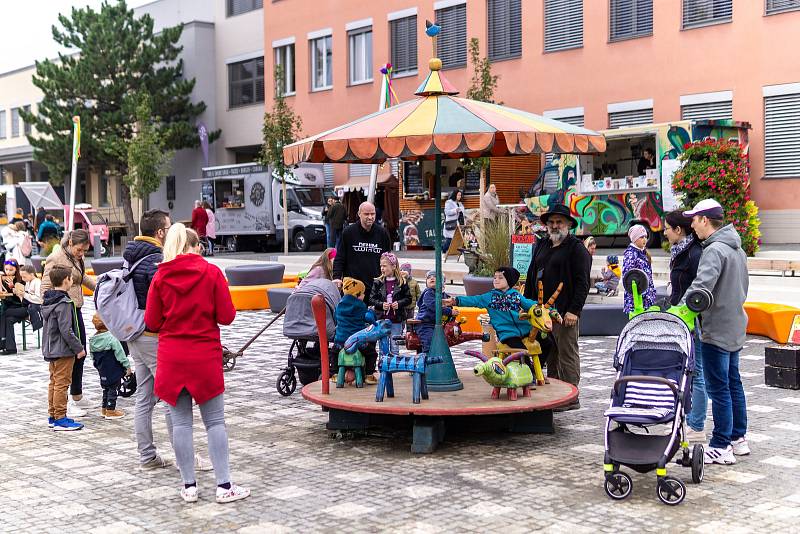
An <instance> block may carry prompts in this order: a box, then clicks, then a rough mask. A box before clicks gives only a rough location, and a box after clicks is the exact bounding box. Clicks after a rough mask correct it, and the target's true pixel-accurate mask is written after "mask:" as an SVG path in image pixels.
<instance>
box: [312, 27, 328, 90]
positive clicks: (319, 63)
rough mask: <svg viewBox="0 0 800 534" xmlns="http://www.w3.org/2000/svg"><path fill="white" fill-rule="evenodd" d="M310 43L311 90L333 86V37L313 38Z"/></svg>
mask: <svg viewBox="0 0 800 534" xmlns="http://www.w3.org/2000/svg"><path fill="white" fill-rule="evenodd" d="M310 44H311V90H312V91H318V90H320V89H330V88H331V87H333V37H331V36H330V35H328V36H326V37H320V38H319V39H312V40H311V42H310Z"/></svg>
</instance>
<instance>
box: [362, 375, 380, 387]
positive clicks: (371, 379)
mask: <svg viewBox="0 0 800 534" xmlns="http://www.w3.org/2000/svg"><path fill="white" fill-rule="evenodd" d="M364 383H365V384H367V385H368V386H374V385H375V384H377V383H378V379H377V378H375V375H374V374H372V375H367V376H366V377H364Z"/></svg>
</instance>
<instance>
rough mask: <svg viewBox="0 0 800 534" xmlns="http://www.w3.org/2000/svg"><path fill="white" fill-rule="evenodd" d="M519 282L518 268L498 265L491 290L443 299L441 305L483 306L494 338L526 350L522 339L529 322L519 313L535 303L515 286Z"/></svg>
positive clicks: (528, 328)
mask: <svg viewBox="0 0 800 534" xmlns="http://www.w3.org/2000/svg"><path fill="white" fill-rule="evenodd" d="M518 281H519V271H517V270H516V269H514V268H513V267H499V268H498V269H497V271H495V273H494V279H493V281H492V284H493V285H494V289H492V290H491V291H488V292H486V293H484V294H482V295H475V296H472V297H461V296H459V297H451V298H448V299H444V300H443V301H442V304H443V305H445V306H472V307H475V308H486V310H487V311H488V312H489V321H490V322H491V324H492V328H494V330H495V332H497V339H499V340H500V341H501V342H502V343H504V344H505V345H508V346H509V347H512V348H518V349H521V350H525V344H524V343H523V341H522V339H523V338H525V337H528V334H530V332H531V325H530V323H529V322H528V321H525V320H523V319H520V318H519V314H520V312H527V311H528V310H530V309H531V308H532V307H534V306H536V302H535V301H533V300H530V299H528V298H525V297H524V296H523V295H522V293H520V292H519V291H517V290H516V289H514V286H515V285H516V283H517V282H518Z"/></svg>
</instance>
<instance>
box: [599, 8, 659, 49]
mask: <svg viewBox="0 0 800 534" xmlns="http://www.w3.org/2000/svg"><path fill="white" fill-rule="evenodd" d="M608 20H609V25H610V27H609V40H610V41H621V40H623V39H632V38H634V37H645V36H647V35H653V0H611V4H610V5H609V16H608Z"/></svg>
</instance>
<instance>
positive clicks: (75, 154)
mask: <svg viewBox="0 0 800 534" xmlns="http://www.w3.org/2000/svg"><path fill="white" fill-rule="evenodd" d="M72 132H73V135H72V176H71V178H70V181H69V212H68V215H67V220H66V221H65V223H66V224H65V225H64V230H65V231H67V232H69V231H71V230H72V228H73V226H75V224H74V222H75V183H76V182H77V181H78V158H79V157H80V156H81V118H80V117H79V116H78V115H75V116H74V117H72Z"/></svg>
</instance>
